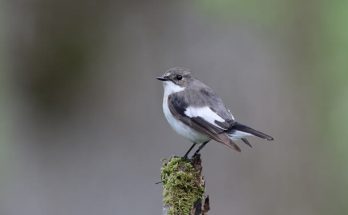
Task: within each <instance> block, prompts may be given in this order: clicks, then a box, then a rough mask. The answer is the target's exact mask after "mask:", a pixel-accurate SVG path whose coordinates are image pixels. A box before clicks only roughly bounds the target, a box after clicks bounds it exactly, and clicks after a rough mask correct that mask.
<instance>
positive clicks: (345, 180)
mask: <svg viewBox="0 0 348 215" xmlns="http://www.w3.org/2000/svg"><path fill="white" fill-rule="evenodd" d="M347 10H348V1H339V0H334V1H308V0H307V1H290V0H281V1H275V0H265V1H256V0H244V1H241V0H230V1H228V0H215V1H208V0H195V1H182V0H179V1H154V0H149V1H132V0H131V1H110V0H99V1H92V0H85V1H81V0H73V1H67V0H59V1H58V0H48V1H47V0H26V1H21V0H13V1H9V0H2V1H0V117H1V120H0V126H1V129H0V135H1V136H0V214H1V215H18V214H27V215H47V214H50V215H60V214H65V215H79V214H81V215H88V214H91V215H92V214H103V215H104V214H105V215H115V214H160V213H161V210H162V209H161V208H162V206H161V186H158V185H155V184H154V183H155V182H157V181H158V179H159V172H160V166H161V159H162V158H164V157H168V156H170V155H172V154H179V155H180V154H183V153H184V152H185V150H186V149H187V148H188V147H189V142H188V141H187V140H185V139H184V138H182V137H180V136H178V135H177V134H175V133H174V132H173V131H172V130H171V128H170V127H169V126H168V125H167V123H166V121H165V119H164V117H163V115H162V110H161V103H162V101H161V100H162V86H161V83H158V82H157V81H156V80H155V79H154V77H156V76H159V75H161V74H162V73H164V72H165V70H166V69H168V68H170V67H173V66H184V67H188V68H190V69H191V70H192V72H193V74H194V75H195V76H196V77H198V78H199V79H201V80H202V81H204V82H205V83H207V84H208V85H210V86H211V87H212V88H213V89H214V90H215V91H216V92H217V93H218V94H219V95H220V96H221V97H222V98H223V99H224V101H225V102H226V105H227V106H229V108H231V110H232V112H233V114H234V115H235V116H236V118H237V119H238V120H239V121H241V122H244V123H246V124H248V125H250V126H252V127H255V128H257V129H259V130H261V131H264V132H266V133H269V134H271V135H272V136H274V137H275V141H274V142H273V143H265V142H263V141H262V140H258V139H255V138H254V139H252V140H250V141H251V142H252V144H253V145H254V148H252V149H249V148H246V147H243V148H242V153H240V154H238V153H236V152H232V151H230V150H226V148H224V147H223V146H222V145H220V144H215V143H214V142H211V143H210V144H209V145H208V146H207V147H206V149H205V150H204V152H203V154H202V156H203V162H204V163H203V165H204V173H205V177H206V181H207V193H208V194H209V195H210V198H211V207H212V209H211V212H210V213H211V214H240V215H243V214H245V215H249V214H259V215H261V214H265V215H266V214H267V215H271V214H282V215H292V214H296V215H298V214H305V215H311V214H313V215H320V214H323V215H324V214H325V215H326V214H337V215H338V214H348V205H347V203H346V202H347V198H348V167H347V163H348V159H347V158H348V132H347V131H348V125H347V122H348V114H347V110H348V60H347V59H348V13H347Z"/></svg>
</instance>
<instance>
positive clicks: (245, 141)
mask: <svg viewBox="0 0 348 215" xmlns="http://www.w3.org/2000/svg"><path fill="white" fill-rule="evenodd" d="M241 140H242V141H243V142H244V143H245V144H246V145H248V146H249V147H250V148H252V147H253V146H252V145H251V144H250V143H249V141H248V139H247V138H245V137H243V138H241Z"/></svg>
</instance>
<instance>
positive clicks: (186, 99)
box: [157, 67, 273, 158]
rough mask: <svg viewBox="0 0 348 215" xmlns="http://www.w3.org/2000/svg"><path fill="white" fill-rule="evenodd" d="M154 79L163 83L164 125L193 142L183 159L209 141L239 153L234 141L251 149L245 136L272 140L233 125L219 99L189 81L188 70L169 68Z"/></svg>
mask: <svg viewBox="0 0 348 215" xmlns="http://www.w3.org/2000/svg"><path fill="white" fill-rule="evenodd" d="M157 79H158V80H160V81H162V82H163V87H164V96H163V112H164V115H165V117H166V119H167V121H168V123H169V124H170V125H171V127H172V128H173V129H174V130H175V131H176V132H177V133H178V134H180V135H182V136H184V137H186V138H187V139H189V140H190V141H192V142H193V145H192V146H191V147H190V149H189V150H188V151H187V152H186V154H185V156H184V157H185V158H187V156H188V154H189V153H190V151H191V150H192V149H193V148H194V147H195V146H196V145H197V144H200V146H199V148H198V149H197V151H196V152H195V154H198V153H199V152H200V150H201V149H202V148H203V147H204V146H205V145H206V144H207V143H208V142H209V141H210V140H212V139H213V140H215V141H217V142H220V143H222V144H224V145H226V146H228V147H230V148H234V149H235V150H237V151H241V150H240V148H239V146H238V145H237V144H236V143H235V141H236V140H241V141H243V142H244V143H245V144H247V145H248V146H250V147H251V145H250V143H249V141H248V140H247V139H246V137H247V136H256V137H260V138H262V139H266V140H269V141H271V140H273V137H271V136H269V135H267V134H264V133H262V132H260V131H257V130H255V129H253V128H250V127H248V126H246V125H243V124H241V123H239V122H237V121H236V120H235V118H234V117H233V115H232V114H231V112H230V110H229V109H227V108H226V106H225V105H224V103H223V102H222V99H221V98H220V97H219V96H218V95H216V93H215V92H214V91H213V90H212V89H211V88H210V87H208V86H207V85H205V84H204V83H203V82H201V81H199V80H197V79H195V78H194V77H192V75H191V73H190V71H189V70H188V69H186V68H181V67H175V68H171V69H169V70H168V71H167V72H166V73H165V74H164V75H163V76H161V77H158V78H157Z"/></svg>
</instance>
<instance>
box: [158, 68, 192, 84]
mask: <svg viewBox="0 0 348 215" xmlns="http://www.w3.org/2000/svg"><path fill="white" fill-rule="evenodd" d="M157 79H158V80H160V81H162V82H163V86H164V87H165V88H167V87H172V88H174V87H179V88H183V89H184V88H185V87H187V85H188V84H189V83H190V82H191V81H192V80H193V78H192V76H191V73H190V70H189V69H186V68H183V67H174V68H171V69H169V70H168V71H167V72H166V73H164V75H163V76H161V77H157ZM179 88H178V89H179Z"/></svg>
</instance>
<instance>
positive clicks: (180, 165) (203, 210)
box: [161, 154, 209, 215]
mask: <svg viewBox="0 0 348 215" xmlns="http://www.w3.org/2000/svg"><path fill="white" fill-rule="evenodd" d="M161 181H162V184H163V204H164V207H163V214H164V215H206V214H207V212H208V210H209V197H206V198H204V191H205V183H204V179H203V176H202V166H201V158H200V155H199V154H197V155H195V156H194V157H193V158H192V160H186V159H183V158H181V157H175V156H174V157H171V158H170V159H169V160H164V162H163V165H162V169H161ZM203 199H204V202H202V201H203Z"/></svg>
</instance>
